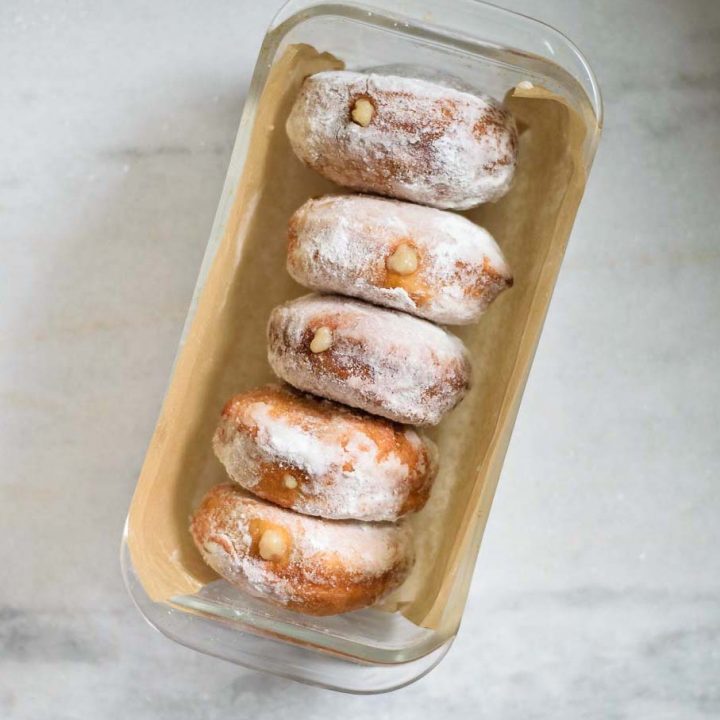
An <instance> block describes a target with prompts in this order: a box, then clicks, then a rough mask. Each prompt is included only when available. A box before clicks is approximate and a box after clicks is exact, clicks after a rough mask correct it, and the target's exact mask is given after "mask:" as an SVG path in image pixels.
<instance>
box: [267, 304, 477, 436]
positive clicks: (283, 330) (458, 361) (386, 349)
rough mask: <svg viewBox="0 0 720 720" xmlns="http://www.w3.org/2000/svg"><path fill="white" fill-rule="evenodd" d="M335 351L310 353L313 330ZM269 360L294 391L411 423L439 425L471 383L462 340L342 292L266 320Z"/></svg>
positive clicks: (287, 306) (283, 309) (278, 311)
mask: <svg viewBox="0 0 720 720" xmlns="http://www.w3.org/2000/svg"><path fill="white" fill-rule="evenodd" d="M319 327H327V328H330V329H331V331H332V335H333V340H332V346H331V347H330V348H329V349H328V350H327V351H325V352H322V353H317V354H316V353H313V352H311V351H310V349H309V346H310V343H311V341H312V338H313V336H314V333H315V330H317V328H319ZM268 360H269V362H270V366H271V367H272V369H273V371H274V372H275V374H276V375H278V376H279V377H280V378H282V379H283V380H285V381H286V382H288V383H290V384H291V385H293V386H294V387H296V388H298V389H300V390H305V391H307V392H311V393H314V394H315V395H320V396H322V397H326V398H329V399H330V400H336V401H338V402H341V403H345V404H346V405H350V406H352V407H357V408H360V409H362V410H366V411H367V412H370V413H373V414H374V415H380V416H382V417H386V418H388V419H390V420H395V421H396V422H401V423H407V424H411V425H436V424H437V423H438V422H440V420H441V418H442V416H443V415H444V414H445V413H446V412H447V411H449V410H451V409H452V408H453V407H454V406H455V405H457V403H458V402H460V400H461V399H462V398H463V396H464V395H465V393H466V392H467V389H468V388H469V385H470V373H471V368H470V360H469V357H468V354H467V350H466V349H465V346H464V345H463V344H462V342H461V341H460V340H459V338H457V337H455V336H454V335H451V334H450V333H449V332H447V331H446V330H443V329H442V328H440V327H437V326H436V325H433V324H432V323H430V322H428V321H426V320H421V319H419V318H415V317H412V316H410V315H406V314H405V313H400V312H396V311H394V310H385V309H383V308H378V307H375V306H374V305H368V304H367V303H363V302H360V301H358V300H350V299H348V298H342V297H338V296H337V295H315V294H312V295H306V296H304V297H301V298H298V299H297V300H293V301H291V302H288V303H285V304H283V305H279V306H278V307H276V308H275V309H274V310H273V311H272V313H271V314H270V321H269V322H268Z"/></svg>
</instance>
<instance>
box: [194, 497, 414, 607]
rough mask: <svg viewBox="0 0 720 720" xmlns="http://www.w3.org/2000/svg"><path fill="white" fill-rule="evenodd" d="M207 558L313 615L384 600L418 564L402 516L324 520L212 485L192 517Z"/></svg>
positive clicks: (242, 582) (258, 591) (247, 586)
mask: <svg viewBox="0 0 720 720" xmlns="http://www.w3.org/2000/svg"><path fill="white" fill-rule="evenodd" d="M190 532H191V534H192V537H193V540H194V541H195V545H196V546H197V548H198V550H199V551H200V554H201V555H202V557H203V559H204V560H205V562H206V563H207V564H208V565H209V566H210V567H211V568H212V569H213V570H215V572H216V573H218V574H219V575H220V576H222V577H223V578H225V580H227V581H228V582H229V583H232V584H233V585H236V586H237V587H239V588H240V589H241V590H244V591H245V592H249V593H251V594H254V595H260V596H262V597H264V598H265V599H266V600H268V601H269V602H271V603H273V604H275V605H280V606H282V607H286V608H289V609H291V610H296V611H298V612H302V613H306V614H308V615H335V614H337V613H343V612H349V611H350V610H358V609H360V608H363V607H367V606H368V605H372V604H373V603H375V602H377V601H378V600H379V599H380V598H381V597H383V596H384V595H385V594H387V593H388V592H390V591H391V590H393V589H395V588H396V587H398V586H399V585H400V584H401V583H402V582H403V581H404V580H405V578H406V577H407V575H408V573H409V571H410V569H411V567H412V564H413V546H412V536H411V534H410V531H409V528H408V527H407V526H405V525H403V524H393V523H363V522H356V521H351V520H324V519H322V518H316V517H309V516H308V515H300V514H298V513H294V512H293V511H292V510H286V509H284V508H279V507H276V506H275V505H272V504H270V503H267V502H265V501H263V500H259V499H258V498H254V497H249V496H247V495H246V494H245V493H244V492H243V490H242V489H240V488H239V487H238V486H237V485H234V484H232V483H224V484H222V485H217V486H216V487H214V488H212V489H211V490H210V491H209V492H208V493H207V495H206V496H205V497H204V499H203V500H202V502H201V504H200V506H199V507H198V509H197V510H196V511H195V513H194V514H193V517H192V519H191V522H190Z"/></svg>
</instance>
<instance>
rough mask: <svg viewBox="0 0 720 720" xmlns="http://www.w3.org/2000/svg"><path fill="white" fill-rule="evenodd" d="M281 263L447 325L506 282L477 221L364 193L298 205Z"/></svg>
mask: <svg viewBox="0 0 720 720" xmlns="http://www.w3.org/2000/svg"><path fill="white" fill-rule="evenodd" d="M287 268H288V272H289V273H290V275H292V277H293V278H294V279H295V280H296V281H297V282H299V283H300V284H301V285H304V286H305V287H308V288H310V289H311V290H320V291H324V292H337V293H342V294H343V295H351V296H353V297H358V298H361V299H363V300H367V301H368V302H371V303H375V304H376V305H384V306H385V307H390V308H394V309H396V310H403V311H405V312H408V313H411V314H412V315H417V316H419V317H423V318H426V319H427V320H433V321H434V322H439V323H445V324H448V325H466V324H468V323H472V322H475V321H476V320H477V319H478V318H479V317H480V315H482V313H483V312H484V311H485V309H486V308H487V306H488V305H489V304H490V303H491V302H492V301H493V300H494V299H495V298H496V297H497V296H498V295H499V294H500V293H501V292H502V291H503V290H504V289H505V288H507V287H511V286H512V282H513V280H512V274H511V272H510V268H509V267H508V264H507V263H506V262H505V259H504V258H503V255H502V253H501V252H500V248H498V246H497V245H496V243H495V241H494V240H493V238H492V236H491V235H490V233H488V232H487V231H486V230H483V228H481V227H478V226H477V225H475V224H474V223H471V222H470V221H469V220H467V219H466V218H464V217H461V216H460V215H456V214H454V213H451V212H447V211H446V210H436V209H434V208H427V207H423V206H421V205H412V204H411V203H406V202H400V201H398V200H387V199H384V198H378V197H372V196H370V195H335V196H332V195H331V196H326V197H323V198H320V199H319V200H308V201H307V202H306V203H305V204H304V205H303V206H302V207H300V208H299V209H298V210H297V211H296V212H295V213H294V214H293V216H292V218H291V219H290V223H289V227H288V256H287Z"/></svg>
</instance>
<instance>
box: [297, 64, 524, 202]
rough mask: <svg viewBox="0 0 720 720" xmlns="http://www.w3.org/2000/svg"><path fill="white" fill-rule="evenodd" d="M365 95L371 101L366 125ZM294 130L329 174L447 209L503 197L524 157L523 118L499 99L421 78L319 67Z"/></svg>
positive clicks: (304, 156)
mask: <svg viewBox="0 0 720 720" xmlns="http://www.w3.org/2000/svg"><path fill="white" fill-rule="evenodd" d="M358 100H361V101H363V102H364V103H366V108H369V115H368V117H366V118H364V121H362V122H359V121H358V118H357V117H356V116H354V115H353V110H354V109H355V108H356V103H357V102H358ZM367 103H369V105H367ZM368 118H369V119H368ZM286 128H287V134H288V138H289V139H290V144H291V145H292V148H293V150H294V151H295V154H296V155H297V156H298V157H299V158H300V159H301V160H302V161H303V162H304V163H305V164H307V165H308V166H310V167H311V168H313V169H314V170H316V171H317V172H319V173H320V174H321V175H324V176H325V177H327V178H328V179H330V180H332V181H334V182H336V183H338V184H340V185H343V186H345V187H348V188H353V189H354V190H360V191H362V192H370V193H376V194H378V195H388V196H390V197H396V198H399V199H401V200H410V201H411V202H416V203H421V204H423V205H431V206H433V207H438V208H446V209H455V210H465V209H467V208H470V207H473V206H475V205H478V204H480V203H483V202H490V201H494V200H497V199H498V198H500V197H502V196H503V195H504V194H505V193H506V192H507V191H508V189H509V188H510V183H511V182H512V178H513V175H514V172H515V166H516V164H517V146H518V140H517V131H516V128H515V123H514V121H513V119H512V117H511V116H510V114H509V113H508V112H507V111H506V110H505V109H503V107H502V106H501V104H500V103H498V102H497V101H496V100H494V99H492V98H490V97H487V96H481V95H475V94H471V93H469V92H463V91H460V90H455V89H452V88H448V87H443V86H441V85H437V84H435V83H432V82H427V81H425V80H417V79H413V78H404V77H395V76H391V75H375V74H369V75H368V74H363V73H357V72H349V71H342V70H341V71H328V72H321V73H317V74H316V75H312V76H310V77H309V78H307V79H306V80H305V82H304V83H303V86H302V88H301V90H300V93H299V95H298V97H297V100H296V101H295V104H294V106H293V108H292V111H291V112H290V115H289V117H288V120H287V125H286Z"/></svg>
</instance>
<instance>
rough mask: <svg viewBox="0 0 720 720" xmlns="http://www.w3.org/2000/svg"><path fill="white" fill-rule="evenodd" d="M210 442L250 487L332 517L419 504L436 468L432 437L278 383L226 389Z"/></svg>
mask: <svg viewBox="0 0 720 720" xmlns="http://www.w3.org/2000/svg"><path fill="white" fill-rule="evenodd" d="M213 447H214V449H215V454H216V455H217V457H218V458H219V459H220V461H221V462H222V464H223V465H224V466H225V469H226V470H227V472H228V475H229V476H230V478H231V479H232V480H233V481H235V482H236V483H238V484H239V485H241V486H242V487H244V488H245V489H246V490H249V491H250V492H251V493H253V494H254V495H258V496H259V497H261V498H264V499H265V500H269V501H270V502H273V503H275V504H276V505H281V506H282V507H286V508H291V509H292V510H295V511H297V512H301V513H305V514H306V515H319V516H320V517H324V518H330V519H333V520H344V519H355V520H368V521H382V520H397V519H398V518H399V517H401V516H403V515H406V514H407V513H411V512H415V511H417V510H420V509H421V508H422V507H423V506H424V505H425V502H426V501H427V498H428V495H429V494H430V486H431V484H432V481H433V480H434V479H435V475H436V473H437V450H436V448H435V445H434V443H433V442H431V441H430V440H429V439H427V438H425V437H423V436H421V435H419V434H418V433H417V432H416V431H415V430H413V429H412V428H410V427H403V426H401V425H397V424H395V423H391V422H389V421H388V420H384V419H381V418H377V417H373V416H372V415H366V414H365V413H363V412H361V411H359V410H350V409H348V408H346V407H343V406H342V405H338V404H337V403H333V402H330V401H329V400H321V399H320V398H316V397H314V396H312V395H306V394H302V393H299V392H297V391H295V390H292V389H291V388H288V387H280V386H278V385H267V386H265V387H262V388H257V389H255V390H250V391H248V392H245V393H241V394H239V395H236V396H235V397H233V398H232V399H231V400H230V401H229V402H228V403H227V404H226V405H225V408H224V409H223V411H222V414H221V417H220V423H219V425H218V428H217V431H216V432H215V437H214V438H213Z"/></svg>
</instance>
